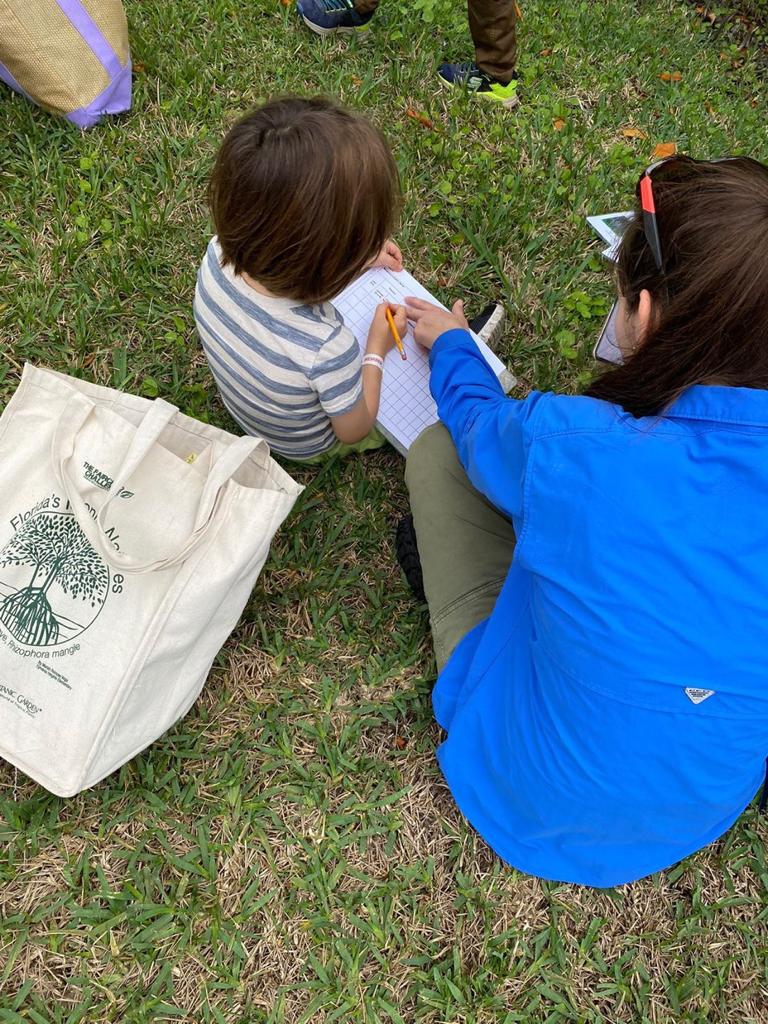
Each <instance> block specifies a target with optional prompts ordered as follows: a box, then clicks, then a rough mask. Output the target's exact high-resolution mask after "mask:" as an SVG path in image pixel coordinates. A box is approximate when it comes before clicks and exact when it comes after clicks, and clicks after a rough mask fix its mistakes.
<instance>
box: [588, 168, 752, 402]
mask: <svg viewBox="0 0 768 1024" xmlns="http://www.w3.org/2000/svg"><path fill="white" fill-rule="evenodd" d="M652 182H653V194H654V198H655V202H656V216H657V220H658V225H659V237H660V240H661V252H662V267H661V269H658V268H657V266H656V263H655V261H654V258H653V254H652V252H651V248H650V246H649V245H648V241H647V239H646V237H645V232H644V230H643V224H642V220H641V216H640V212H639V210H638V212H637V213H636V215H635V219H634V221H633V222H632V223H631V224H630V226H629V227H628V229H627V231H626V234H625V236H624V239H623V241H622V245H621V250H620V254H619V262H618V286H619V292H620V293H621V295H623V296H624V298H625V299H626V302H627V306H628V308H629V309H630V310H634V309H636V308H637V304H638V302H639V299H640V293H641V291H642V290H643V289H644V288H647V289H648V291H649V292H650V293H651V296H652V298H653V307H654V314H653V323H652V326H651V328H650V330H649V333H648V334H647V336H646V338H645V339H644V340H643V343H642V344H641V345H640V347H639V348H638V349H637V350H636V351H635V352H634V353H632V354H631V355H630V356H628V357H627V358H626V360H625V362H624V364H623V365H622V366H618V367H616V368H615V369H611V370H608V371H607V372H605V373H603V374H602V375H601V376H599V377H598V378H597V379H596V380H595V381H593V382H592V384H591V385H590V386H589V387H588V388H587V390H586V394H587V395H590V396H592V397H593V398H602V399H604V400H605V401H607V402H614V403H616V404H617V405H620V406H622V407H623V408H624V409H625V410H626V411H627V412H629V413H631V414H632V415H633V416H654V415H658V414H659V413H662V412H663V411H664V410H665V409H667V408H668V407H669V405H670V404H671V403H672V402H674V401H675V399H676V398H678V397H679V396H680V395H681V394H682V392H683V391H685V390H686V388H688V387H690V386H691V385H693V384H720V385H729V386H732V387H750V388H768V167H765V166H764V165H763V164H761V163H759V162H758V161H757V160H752V159H750V158H747V157H740V158H737V159H734V160H727V161H722V162H718V161H713V162H707V161H697V160H692V159H690V158H688V157H682V156H681V157H677V158H674V159H672V160H669V161H668V162H666V163H665V164H662V165H660V166H659V167H657V168H656V169H655V170H654V171H653V175H652Z"/></svg>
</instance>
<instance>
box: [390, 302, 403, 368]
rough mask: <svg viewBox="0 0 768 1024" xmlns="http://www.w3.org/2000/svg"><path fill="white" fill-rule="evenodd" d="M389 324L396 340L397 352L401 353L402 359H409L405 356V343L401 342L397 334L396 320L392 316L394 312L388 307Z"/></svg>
mask: <svg viewBox="0 0 768 1024" xmlns="http://www.w3.org/2000/svg"><path fill="white" fill-rule="evenodd" d="M387 323H388V324H389V329H390V331H392V337H393V338H394V339H395V345H397V351H398V352H399V353H400V358H401V359H407V358H408V356H407V355H406V354H405V349H404V348H403V343H402V341H401V340H400V335H399V334H398V333H397V328H396V327H395V318H394V317H393V316H392V311H391V310H390V308H389V306H387Z"/></svg>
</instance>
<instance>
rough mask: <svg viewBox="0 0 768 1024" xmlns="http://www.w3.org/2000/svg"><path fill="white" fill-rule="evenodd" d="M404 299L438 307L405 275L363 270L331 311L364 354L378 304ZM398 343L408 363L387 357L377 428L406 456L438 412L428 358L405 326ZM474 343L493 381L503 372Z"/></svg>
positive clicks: (495, 360)
mask: <svg viewBox="0 0 768 1024" xmlns="http://www.w3.org/2000/svg"><path fill="white" fill-rule="evenodd" d="M406 295H412V296H414V297H415V298H418V299H426V300H427V301H428V302H434V303H437V305H439V306H442V305H443V304H442V302H438V300H437V299H436V298H435V297H434V295H430V293H429V292H428V291H427V289H426V288H424V287H422V285H420V284H419V282H418V281H417V280H416V279H415V278H414V277H412V276H411V275H410V274H409V273H408V272H407V271H405V270H402V271H400V273H399V274H398V273H395V272H394V271H392V270H384V269H382V268H380V267H377V268H375V269H374V270H367V271H366V272H365V273H364V274H362V275H361V276H360V277H358V278H357V280H356V281H353V282H352V284H350V285H348V286H347V287H346V288H345V289H344V291H343V292H341V294H340V295H339V296H338V297H337V298H335V299H334V300H333V305H334V306H335V307H336V309H337V310H338V312H339V313H340V314H341V315H342V317H343V318H344V323H345V324H346V325H347V327H348V328H349V329H350V330H351V331H352V333H353V334H354V335H355V337H356V338H357V341H358V344H359V345H360V350H361V351H362V352H364V351H365V345H366V341H367V339H368V330H369V329H370V326H371V321H372V320H373V315H374V313H375V312H376V307H377V306H378V304H379V303H380V302H390V303H392V304H393V305H398V306H402V305H403V304H404V300H405V297H406ZM443 308H445V307H444V306H443ZM473 337H474V336H473ZM402 341H403V347H404V348H405V351H406V354H407V356H408V359H407V360H403V359H401V358H400V353H399V352H398V351H397V349H393V350H392V351H391V352H389V353H388V354H387V357H386V360H385V365H384V379H383V381H382V385H381V403H380V405H379V415H378V418H377V420H376V423H377V425H378V426H379V428H380V429H381V431H382V433H384V434H385V435H386V437H387V438H388V439H389V440H390V441H391V442H392V444H393V445H394V446H395V447H396V448H397V449H398V451H400V452H401V453H402V454H403V455H405V453H406V452H407V451H408V449H409V448H410V446H411V444H412V443H413V442H414V441H415V440H416V438H417V437H418V436H419V434H420V433H421V432H422V430H424V428H425V427H428V426H430V424H432V423H436V422H437V407H436V405H435V402H434V399H433V398H432V395H431V394H430V393H429V353H428V352H427V351H426V349H423V348H422V347H421V346H420V345H417V344H416V341H415V340H414V337H413V331H412V330H411V327H410V325H409V326H408V333H407V334H406V335H405V337H404V338H403V339H402ZM475 342H476V344H477V346H478V348H479V349H480V351H481V352H482V353H483V355H484V357H485V359H486V361H487V362H488V365H489V366H490V367H491V369H492V370H493V372H494V373H495V374H496V376H497V377H498V376H499V375H500V374H502V373H503V372H504V370H505V367H504V364H503V363H502V362H501V360H500V359H499V358H498V357H497V356H495V355H494V354H493V352H491V350H490V349H489V348H488V346H487V345H486V344H485V343H484V342H482V341H480V339H479V338H476V337H475Z"/></svg>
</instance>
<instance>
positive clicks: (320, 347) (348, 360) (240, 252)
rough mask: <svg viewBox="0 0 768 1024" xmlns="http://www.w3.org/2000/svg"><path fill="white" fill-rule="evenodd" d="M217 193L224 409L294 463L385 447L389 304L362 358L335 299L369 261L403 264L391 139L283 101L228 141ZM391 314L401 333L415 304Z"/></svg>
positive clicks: (211, 263) (207, 295)
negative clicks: (379, 421)
mask: <svg viewBox="0 0 768 1024" xmlns="http://www.w3.org/2000/svg"><path fill="white" fill-rule="evenodd" d="M209 198H210V206H211V211H212V214H213V220H214V224H215V227H216V235H215V236H214V238H213V239H212V240H211V242H210V244H209V245H208V251H207V252H206V255H205V258H204V259H203V262H202V265H201V267H200V271H199V273H198V277H197V288H196V289H195V303H194V315H195V322H196V324H197V329H198V332H199V334H200V338H201V341H202V344H203V349H204V351H205V354H206V357H207V359H208V364H209V366H210V368H211V372H212V373H213V376H214V378H215V380H216V383H217V385H218V388H219V392H220V394H221V398H222V401H223V402H224V405H225V406H226V407H227V409H228V410H229V412H230V413H231V415H232V416H233V418H234V419H235V420H237V422H238V423H239V424H240V426H241V427H242V428H243V430H245V431H246V432H247V433H249V434H254V435H258V436H260V437H263V438H265V440H266V441H267V442H268V443H269V444H270V446H271V447H272V448H274V449H275V451H277V452H279V453H280V454H281V455H284V456H286V457H287V458H291V459H297V460H301V461H317V460H318V459H319V458H322V457H325V456H327V455H328V454H330V453H331V452H345V451H347V450H349V448H350V447H351V448H353V449H354V450H358V451H361V450H365V449H367V448H374V447H380V446H381V444H383V438H382V437H381V435H380V434H378V432H377V431H375V429H374V422H375V420H376V415H377V413H378V409H379V398H380V392H381V380H382V374H383V372H384V359H385V357H386V355H387V353H388V352H389V351H390V349H391V348H392V346H393V339H392V334H391V332H390V330H389V326H388V323H387V319H386V310H387V306H386V304H381V305H380V306H379V307H378V309H377V311H376V315H375V317H374V320H373V323H372V325H371V329H370V333H369V335H368V339H367V344H366V349H365V354H364V355H363V356H362V358H361V353H360V345H359V344H358V341H357V339H356V338H355V337H354V335H353V334H352V333H351V332H350V331H349V330H348V329H347V328H346V327H345V326H344V323H343V320H342V318H341V316H340V315H339V314H338V313H337V312H336V310H335V309H334V307H333V305H332V304H331V301H330V300H331V299H332V298H333V297H334V296H335V295H338V294H339V292H341V291H342V290H343V289H344V288H345V287H346V286H347V285H348V284H349V283H350V282H351V281H353V280H354V279H355V278H356V277H357V276H358V275H359V274H361V273H362V272H363V271H364V270H365V269H366V268H368V267H371V266H383V267H387V268H389V269H391V270H395V271H397V270H402V255H401V253H400V250H399V249H398V247H397V246H396V245H395V243H394V242H392V241H391V240H389V235H390V233H391V231H392V229H393V227H394V223H395V219H396V214H397V206H398V201H399V181H398V173H397V167H396V165H395V162H394V160H393V158H392V154H391V153H390V151H389V148H388V146H387V144H386V142H385V140H384V138H383V136H382V135H381V134H380V132H378V131H377V129H375V128H374V127H373V126H372V125H371V124H369V122H367V121H366V120H364V119H363V118H362V117H358V116H356V115H354V114H352V113H349V112H348V111H346V110H343V109H341V108H340V107H338V106H336V105H335V104H334V103H332V102H330V101H328V100H325V99H320V98H316V99H299V98H290V97H289V98H285V99H279V100H273V101H271V102H269V103H266V104H264V106H262V107H259V108H258V109H257V110H254V111H253V112H252V113H251V114H248V115H247V116H246V117H244V118H243V119H242V120H241V121H239V122H238V123H237V124H236V125H235V126H234V127H233V128H232V129H231V131H230V132H229V134H228V135H227V136H226V138H225V139H224V142H223V144H222V146H221V149H220V150H219V154H218V157H217V159H216V165H215V167H214V170H213V175H212V178H211V183H210V191H209ZM391 312H392V314H393V316H394V319H395V324H396V326H397V328H398V330H399V331H400V333H402V334H404V333H405V330H406V326H407V325H406V319H405V311H404V309H403V308H402V307H394V306H393V307H391Z"/></svg>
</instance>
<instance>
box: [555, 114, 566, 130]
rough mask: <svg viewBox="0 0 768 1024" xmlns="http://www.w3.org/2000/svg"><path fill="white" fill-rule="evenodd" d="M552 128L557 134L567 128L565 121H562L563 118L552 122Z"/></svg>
mask: <svg viewBox="0 0 768 1024" xmlns="http://www.w3.org/2000/svg"><path fill="white" fill-rule="evenodd" d="M552 127H553V128H554V129H555V131H556V132H561V131H562V130H563V128H565V121H564V120H563V119H562V117H556V118H555V120H554V121H553V122H552Z"/></svg>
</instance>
